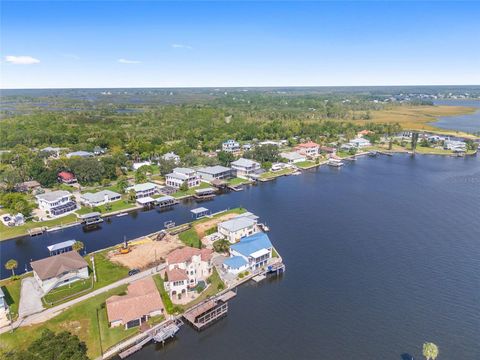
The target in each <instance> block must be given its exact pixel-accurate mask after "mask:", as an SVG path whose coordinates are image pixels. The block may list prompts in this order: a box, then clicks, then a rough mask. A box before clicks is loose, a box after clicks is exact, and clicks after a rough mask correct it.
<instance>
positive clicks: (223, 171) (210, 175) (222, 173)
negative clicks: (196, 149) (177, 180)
mask: <svg viewBox="0 0 480 360" xmlns="http://www.w3.org/2000/svg"><path fill="white" fill-rule="evenodd" d="M197 174H198V176H199V177H200V178H201V179H202V180H205V181H212V180H215V179H217V180H222V179H229V178H231V177H232V169H231V168H228V167H225V166H220V165H215V166H206V167H201V168H199V169H197Z"/></svg>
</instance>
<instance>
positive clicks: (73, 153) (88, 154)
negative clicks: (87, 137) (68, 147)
mask: <svg viewBox="0 0 480 360" xmlns="http://www.w3.org/2000/svg"><path fill="white" fill-rule="evenodd" d="M72 156H81V157H90V156H93V153H91V152H88V151H74V152H71V153H68V154H67V157H69V158H70V157H72Z"/></svg>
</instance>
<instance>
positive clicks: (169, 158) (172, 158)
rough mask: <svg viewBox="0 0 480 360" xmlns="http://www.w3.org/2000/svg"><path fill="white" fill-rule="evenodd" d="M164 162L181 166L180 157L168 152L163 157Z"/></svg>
mask: <svg viewBox="0 0 480 360" xmlns="http://www.w3.org/2000/svg"><path fill="white" fill-rule="evenodd" d="M162 159H163V160H167V161H173V162H174V163H175V164H180V156H178V155H177V154H175V153H174V152H168V153H166V154H164V155H163V156H162Z"/></svg>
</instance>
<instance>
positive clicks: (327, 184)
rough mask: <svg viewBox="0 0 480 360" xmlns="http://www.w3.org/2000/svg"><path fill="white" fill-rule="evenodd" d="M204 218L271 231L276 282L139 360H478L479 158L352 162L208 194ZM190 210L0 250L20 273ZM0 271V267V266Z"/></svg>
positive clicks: (182, 218) (251, 287)
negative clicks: (279, 268)
mask: <svg viewBox="0 0 480 360" xmlns="http://www.w3.org/2000/svg"><path fill="white" fill-rule="evenodd" d="M202 205H203V206H206V207H208V208H209V209H211V210H212V211H219V210H222V209H225V208H233V207H236V206H244V207H246V208H248V209H249V210H250V211H253V212H255V213H256V214H257V215H259V216H260V218H261V220H262V221H265V222H266V223H267V224H268V225H269V226H270V229H271V231H270V233H269V236H270V238H271V240H272V242H273V243H274V245H275V246H276V247H277V249H278V250H279V252H280V253H281V255H282V256H283V258H284V261H285V263H286V266H287V272H286V274H285V275H284V276H283V277H282V278H279V279H274V280H271V281H264V282H263V283H260V284H247V285H245V286H242V287H241V288H240V289H239V292H238V296H237V297H236V298H235V299H234V300H233V301H232V302H231V306H230V310H229V315H228V317H227V318H225V319H224V320H222V321H220V322H218V323H217V324H215V325H214V326H212V327H210V328H208V329H207V330H205V331H203V332H201V333H197V332H195V331H193V330H192V329H190V328H189V327H188V326H187V325H185V326H183V327H182V329H181V330H180V332H179V334H178V336H177V339H176V340H173V341H172V342H170V343H168V344H167V345H166V346H165V347H161V346H158V345H154V344H152V345H149V346H147V347H146V348H144V349H143V350H142V351H141V352H140V353H138V354H136V355H134V356H132V357H131V359H132V360H139V359H152V360H153V359H157V358H162V359H207V358H208V359H211V360H215V359H219V360H220V359H221V360H224V359H225V358H228V359H245V358H251V359H262V360H265V359H292V358H296V359H319V358H321V359H325V360H330V359H331V360H334V359H335V360H338V359H352V358H354V359H399V360H407V359H408V360H411V358H412V356H414V358H415V359H420V358H421V346H422V343H423V342H424V341H433V342H435V343H436V344H438V346H439V347H440V357H439V358H440V359H462V360H477V359H480V346H479V342H478V340H479V334H480V262H479V259H480V222H479V216H480V215H479V214H480V159H479V158H478V157H465V158H452V157H441V156H416V157H414V158H412V157H410V156H408V155H395V156H393V157H383V156H381V157H377V158H369V157H364V158H361V159H358V161H356V162H352V163H349V164H347V165H346V166H344V167H343V168H341V169H332V168H329V167H322V168H320V169H316V170H311V171H308V172H306V173H304V174H302V175H300V176H290V177H285V178H280V179H278V180H276V181H273V182H270V183H265V184H260V185H258V186H253V187H249V188H247V189H246V190H245V191H242V192H237V193H230V194H228V195H224V196H217V197H216V198H215V200H214V201H211V202H205V203H202ZM196 206H197V204H195V203H184V204H181V205H178V206H177V207H176V208H175V209H174V210H172V211H167V212H161V213H159V212H158V211H156V210H153V211H148V212H138V213H136V214H131V215H128V216H124V217H119V218H117V217H114V218H112V221H111V223H104V224H103V225H102V229H101V230H98V231H93V232H84V231H83V230H82V228H81V227H73V228H68V229H65V230H63V231H59V232H56V233H49V234H46V235H43V236H41V237H37V238H28V237H26V238H22V239H17V240H11V241H4V242H2V243H1V244H0V250H1V252H2V263H4V262H5V260H6V259H8V258H10V257H13V258H16V259H17V260H19V262H20V267H23V266H24V264H25V263H26V261H27V260H29V259H30V258H33V259H37V258H40V257H43V256H45V255H47V253H46V246H47V245H49V244H52V243H56V242H59V241H63V240H67V239H77V240H81V241H83V242H84V243H85V244H86V246H87V250H88V251H93V250H95V249H99V248H103V247H106V246H109V245H112V244H115V243H118V242H121V241H122V239H123V236H126V237H127V238H129V239H130V238H135V237H137V236H139V235H143V234H145V233H149V232H153V231H155V230H158V229H160V228H162V227H163V223H164V221H167V220H173V221H176V222H177V223H181V222H186V221H189V220H190V219H191V217H190V213H189V210H190V209H191V208H193V207H196ZM2 270H3V269H2Z"/></svg>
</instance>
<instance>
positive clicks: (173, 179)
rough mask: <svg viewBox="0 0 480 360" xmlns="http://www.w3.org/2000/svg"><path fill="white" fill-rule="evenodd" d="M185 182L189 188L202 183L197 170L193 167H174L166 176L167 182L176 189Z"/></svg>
mask: <svg viewBox="0 0 480 360" xmlns="http://www.w3.org/2000/svg"><path fill="white" fill-rule="evenodd" d="M185 182H186V183H187V186H188V187H189V188H190V187H195V186H198V185H200V178H199V177H198V175H197V172H196V171H195V170H193V169H189V168H182V167H177V168H175V169H173V172H171V173H170V174H167V175H166V176H165V183H166V184H167V185H168V186H172V187H174V188H176V189H178V188H180V186H182V184H183V183H185Z"/></svg>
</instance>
